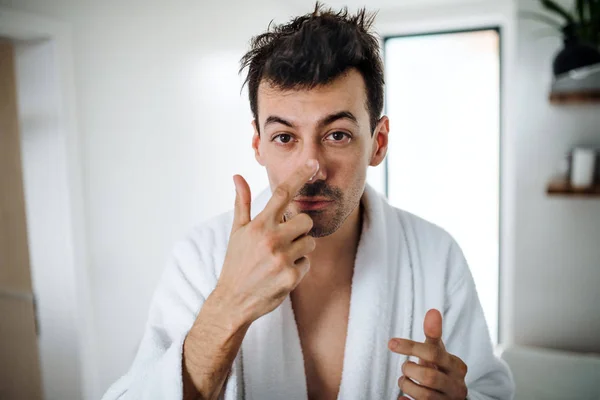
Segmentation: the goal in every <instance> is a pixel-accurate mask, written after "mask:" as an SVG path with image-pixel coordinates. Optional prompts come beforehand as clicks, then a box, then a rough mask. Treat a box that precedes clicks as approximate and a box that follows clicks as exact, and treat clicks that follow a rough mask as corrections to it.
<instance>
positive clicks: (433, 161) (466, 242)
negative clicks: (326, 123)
mask: <svg viewBox="0 0 600 400" xmlns="http://www.w3.org/2000/svg"><path fill="white" fill-rule="evenodd" d="M384 55H385V69H386V87H387V88H386V112H387V115H388V116H389V117H390V128H391V133H390V147H389V153H388V158H387V180H386V183H387V194H388V198H389V200H390V203H391V204H392V205H394V206H396V207H399V208H402V209H404V210H406V211H409V212H412V213H414V214H416V215H418V216H420V217H422V218H425V219H427V220H429V221H431V222H433V223H435V224H437V225H439V226H441V227H442V228H444V229H445V230H447V231H448V232H449V233H450V234H452V235H453V236H454V238H455V239H456V240H457V241H458V243H459V245H460V246H461V248H462V249H463V252H464V253H465V256H466V258H467V261H468V263H469V266H470V268H471V271H472V273H473V276H474V279H475V283H476V286H477V291H478V293H479V298H480V301H481V303H482V306H483V309H484V313H485V317H486V320H487V323H488V327H489V328H490V334H491V338H492V341H493V342H494V343H497V342H498V289H499V240H500V239H499V212H500V176H499V174H500V168H499V167H500V166H499V163H500V161H499V160H500V33H499V30H497V29H482V30H476V31H464V32H451V33H437V34H427V35H414V36H402V37H392V38H387V39H386V40H385V44H384Z"/></svg>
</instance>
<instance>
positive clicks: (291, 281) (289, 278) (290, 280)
mask: <svg viewBox="0 0 600 400" xmlns="http://www.w3.org/2000/svg"><path fill="white" fill-rule="evenodd" d="M297 281H298V273H297V272H296V271H295V270H293V269H290V270H288V272H287V273H286V274H285V275H284V277H283V287H284V289H285V290H286V291H288V292H291V291H292V290H294V288H295V287H296V282H297Z"/></svg>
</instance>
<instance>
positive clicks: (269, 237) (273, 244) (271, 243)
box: [263, 232, 279, 255]
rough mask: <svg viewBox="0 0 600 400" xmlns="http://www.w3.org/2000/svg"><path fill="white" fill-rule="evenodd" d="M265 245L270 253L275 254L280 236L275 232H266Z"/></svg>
mask: <svg viewBox="0 0 600 400" xmlns="http://www.w3.org/2000/svg"><path fill="white" fill-rule="evenodd" d="M263 243H264V246H265V247H266V249H267V251H268V252H269V253H270V254H272V255H273V254H275V251H276V249H277V246H278V244H279V238H278V237H277V235H275V234H274V233H272V232H271V233H266V234H265V237H264V241H263Z"/></svg>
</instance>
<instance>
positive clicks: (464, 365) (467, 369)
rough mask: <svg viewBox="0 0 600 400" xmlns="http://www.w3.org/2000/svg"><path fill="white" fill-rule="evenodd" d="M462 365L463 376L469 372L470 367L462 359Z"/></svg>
mask: <svg viewBox="0 0 600 400" xmlns="http://www.w3.org/2000/svg"><path fill="white" fill-rule="evenodd" d="M460 367H461V370H460V372H461V373H462V375H463V376H467V373H468V372H469V367H468V366H467V364H465V363H464V362H463V361H462V360H461V362H460Z"/></svg>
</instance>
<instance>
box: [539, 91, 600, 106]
mask: <svg viewBox="0 0 600 400" xmlns="http://www.w3.org/2000/svg"><path fill="white" fill-rule="evenodd" d="M550 103H552V104H557V105H560V104H591V103H596V104H600V90H594V91H589V92H572V93H567V92H553V93H550Z"/></svg>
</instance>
